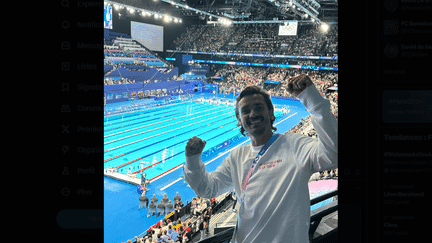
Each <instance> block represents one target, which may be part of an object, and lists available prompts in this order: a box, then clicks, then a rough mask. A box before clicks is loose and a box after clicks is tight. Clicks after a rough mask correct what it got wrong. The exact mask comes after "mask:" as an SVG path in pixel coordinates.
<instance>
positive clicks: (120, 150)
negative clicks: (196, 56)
mask: <svg viewBox="0 0 432 243" xmlns="http://www.w3.org/2000/svg"><path fill="white" fill-rule="evenodd" d="M207 98H208V96H207ZM273 103H274V104H275V105H280V106H282V105H285V106H289V107H290V109H291V111H290V112H289V113H288V114H286V115H283V114H282V112H276V114H275V115H276V117H278V118H277V119H276V121H275V125H276V128H277V129H278V130H277V132H279V133H283V132H285V131H287V130H289V129H290V128H292V127H293V126H295V125H296V124H297V123H298V122H299V121H300V120H301V118H302V117H306V116H308V115H309V113H308V112H307V111H306V110H305V109H304V107H303V105H302V104H301V103H300V102H298V101H288V100H277V99H274V100H273ZM236 124H237V121H236V118H235V114H234V107H233V106H226V105H217V104H209V103H201V102H198V101H193V102H182V103H171V104H168V105H165V106H161V107H153V108H147V109H142V110H139V111H136V112H129V113H123V114H117V115H112V116H108V117H105V118H104V150H105V151H106V152H105V153H104V160H105V161H104V168H108V167H117V170H118V172H120V173H124V174H126V173H128V172H136V171H138V170H140V169H141V168H144V167H148V168H147V169H145V172H146V174H147V179H151V178H154V177H157V176H158V175H160V174H162V173H163V172H166V171H168V170H170V169H171V168H173V167H175V166H177V165H180V164H183V163H184V162H185V156H184V148H185V146H186V142H187V140H188V139H189V138H191V137H192V136H198V137H200V138H202V139H204V140H206V141H207V144H206V147H205V150H204V152H205V153H206V156H203V161H204V162H205V163H206V162H207V161H211V163H208V164H207V165H206V170H207V171H214V170H215V169H216V167H217V166H218V165H220V163H222V161H223V159H224V158H225V157H226V156H228V154H229V153H226V154H225V155H223V156H221V157H220V158H217V159H215V158H216V157H217V156H218V155H220V153H223V152H225V151H227V150H229V149H231V148H233V147H234V146H236V145H238V144H240V143H244V142H246V144H247V143H249V141H246V140H247V138H244V137H243V136H241V135H240V136H239V134H240V133H239V129H238V127H237V126H236ZM226 141H231V142H230V143H229V144H227V143H226ZM221 144H225V145H223V146H220V145H221ZM212 150H213V151H212ZM154 164H155V165H154ZM151 165H154V166H151ZM136 175H137V177H138V178H140V173H137V174H136ZM181 176H182V169H177V170H174V171H173V172H172V173H169V174H167V175H165V176H163V177H161V178H160V179H159V178H158V179H157V180H155V181H154V182H152V183H150V185H149V186H148V188H149V189H150V190H149V191H148V192H147V193H146V194H147V195H148V196H150V197H152V196H153V194H156V196H157V197H158V198H159V199H161V198H162V197H163V195H164V194H165V193H166V194H167V195H168V198H169V199H171V200H173V197H174V196H175V193H176V192H179V193H180V196H181V197H182V201H183V202H186V201H188V200H189V201H190V200H191V199H192V197H193V196H195V193H194V192H193V190H192V189H191V188H190V187H188V185H187V183H185V181H184V180H183V179H181ZM136 189H137V187H136V186H135V185H132V184H128V183H124V182H120V181H117V180H114V179H111V178H107V177H105V178H104V242H126V241H127V240H128V239H132V238H133V237H134V236H139V235H140V234H141V233H143V232H144V231H146V230H147V229H148V228H149V227H150V226H151V225H154V224H155V223H157V221H159V220H161V219H162V218H163V217H162V216H160V217H158V218H156V217H154V216H153V217H149V218H147V210H138V206H139V200H138V197H139V194H137V191H136ZM313 206H314V207H317V206H316V205H313ZM311 209H313V208H311Z"/></svg>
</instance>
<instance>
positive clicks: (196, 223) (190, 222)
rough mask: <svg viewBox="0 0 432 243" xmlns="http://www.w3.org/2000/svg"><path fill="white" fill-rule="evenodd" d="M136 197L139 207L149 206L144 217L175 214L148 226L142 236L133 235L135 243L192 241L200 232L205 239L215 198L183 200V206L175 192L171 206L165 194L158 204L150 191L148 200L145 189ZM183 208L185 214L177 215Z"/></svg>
mask: <svg viewBox="0 0 432 243" xmlns="http://www.w3.org/2000/svg"><path fill="white" fill-rule="evenodd" d="M139 199H140V210H141V209H148V214H147V217H150V216H156V217H159V216H160V215H163V216H168V215H169V214H170V213H171V212H174V214H173V215H174V216H173V217H164V218H163V219H162V220H160V221H159V222H158V223H157V224H155V225H153V226H151V227H150V228H149V229H148V230H147V233H146V234H145V235H144V236H142V237H138V236H135V239H136V241H134V242H137V243H154V242H173V243H186V242H192V239H193V237H194V236H196V235H197V233H200V232H202V235H201V236H200V237H199V238H204V235H205V234H208V233H209V224H210V219H211V217H212V214H213V209H214V208H215V207H216V204H217V202H216V199H215V198H213V199H211V200H210V199H206V198H201V197H199V196H197V197H194V198H193V199H192V201H191V202H190V203H188V202H186V205H185V204H184V203H183V202H182V201H181V196H180V195H179V193H178V192H177V193H176V196H175V197H174V198H173V201H174V202H175V204H174V205H173V204H172V202H171V200H170V199H169V198H168V196H167V195H166V194H165V195H164V197H163V198H162V199H161V200H160V202H159V203H158V201H159V199H158V198H157V197H156V194H153V197H152V198H150V199H149V198H147V197H146V196H145V192H144V193H143V194H142V195H141V196H140V198H139ZM149 203H150V204H149ZM186 207H187V210H185V212H186V215H183V216H182V215H180V211H181V210H182V209H185V208H186ZM128 242H132V240H128Z"/></svg>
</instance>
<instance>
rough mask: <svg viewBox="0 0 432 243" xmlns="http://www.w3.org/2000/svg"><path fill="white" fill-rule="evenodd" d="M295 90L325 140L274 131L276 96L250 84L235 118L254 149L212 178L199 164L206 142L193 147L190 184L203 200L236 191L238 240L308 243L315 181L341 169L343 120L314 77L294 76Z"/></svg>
mask: <svg viewBox="0 0 432 243" xmlns="http://www.w3.org/2000/svg"><path fill="white" fill-rule="evenodd" d="M288 91H289V92H290V93H291V94H292V95H294V96H295V97H297V98H298V99H299V100H300V102H301V103H302V104H303V105H304V106H305V107H306V109H307V110H308V111H309V112H310V114H311V117H312V119H311V121H312V124H313V126H314V128H315V130H316V132H317V134H318V139H313V138H310V137H308V136H306V135H302V134H297V133H287V134H277V133H273V130H276V128H275V127H273V122H274V121H275V116H274V110H273V105H272V103H271V100H270V97H269V95H268V94H267V93H266V92H265V91H264V90H262V89H261V88H259V87H257V86H249V87H246V88H245V89H244V90H243V91H242V92H241V93H240V95H239V96H238V97H237V99H236V108H235V113H236V117H237V120H238V126H241V128H240V132H241V133H242V134H243V135H245V134H244V133H245V132H246V135H247V136H249V138H250V140H251V144H246V145H243V146H241V147H238V148H236V149H234V150H232V151H231V153H230V154H229V156H228V157H226V158H225V159H224V161H223V162H222V164H221V165H219V166H218V168H217V169H216V170H215V171H213V172H211V173H208V172H207V171H206V170H205V166H204V163H203V162H202V161H201V158H200V157H201V153H202V151H203V150H204V147H205V144H206V141H203V140H202V139H200V138H198V137H193V138H191V139H189V141H188V143H187V145H186V152H185V154H186V166H185V169H184V175H185V180H186V181H187V182H188V183H189V185H190V187H191V188H192V189H193V190H194V191H195V193H196V194H197V195H199V196H201V197H204V198H213V197H216V196H218V195H220V194H222V193H225V192H227V191H229V190H232V189H235V191H236V192H237V200H238V201H239V204H240V205H239V206H240V209H239V213H238V219H237V226H236V229H235V231H234V234H233V238H232V240H231V242H236V243H237V242H239V243H240V242H243V243H264V242H272V243H274V242H290V243H308V242H309V239H308V230H309V223H310V198H309V189H308V181H309V178H310V176H311V175H312V174H313V173H315V172H317V171H323V170H326V169H332V168H336V167H337V155H338V152H337V151H338V150H337V148H338V140H337V121H336V119H335V117H334V115H333V114H332V113H331V111H330V102H329V101H328V100H326V99H324V98H322V96H321V95H320V94H319V92H318V90H317V89H316V87H315V85H314V84H313V82H312V80H311V79H310V78H309V77H308V76H306V75H304V74H302V75H299V76H297V77H294V78H291V79H290V80H289V81H288Z"/></svg>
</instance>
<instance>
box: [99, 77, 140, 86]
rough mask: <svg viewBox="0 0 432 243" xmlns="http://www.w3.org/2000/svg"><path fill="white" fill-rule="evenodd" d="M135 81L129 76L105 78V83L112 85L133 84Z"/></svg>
mask: <svg viewBox="0 0 432 243" xmlns="http://www.w3.org/2000/svg"><path fill="white" fill-rule="evenodd" d="M133 83H135V80H130V79H128V78H121V79H109V78H105V79H104V85H112V84H133Z"/></svg>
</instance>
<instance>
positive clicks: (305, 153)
mask: <svg viewBox="0 0 432 243" xmlns="http://www.w3.org/2000/svg"><path fill="white" fill-rule="evenodd" d="M297 98H298V99H300V102H301V103H302V104H303V105H304V106H305V107H306V109H307V110H308V111H309V113H310V114H311V122H312V125H313V127H314V129H315V130H316V133H317V137H318V138H317V139H311V138H308V137H307V136H305V137H306V138H305V139H302V140H301V141H302V142H301V144H300V145H299V146H301V147H302V148H301V149H299V150H298V151H300V152H299V153H298V157H297V159H298V161H301V163H304V166H305V167H306V168H309V169H310V170H311V173H315V172H318V171H323V170H327V169H334V168H337V166H338V122H337V120H336V118H335V116H334V115H333V113H331V110H330V101H328V100H327V99H324V98H323V97H322V96H321V94H320V93H319V92H318V90H317V88H316V87H315V85H311V86H309V87H308V88H306V89H305V90H304V91H303V92H302V93H300V94H299V95H298V96H297Z"/></svg>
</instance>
